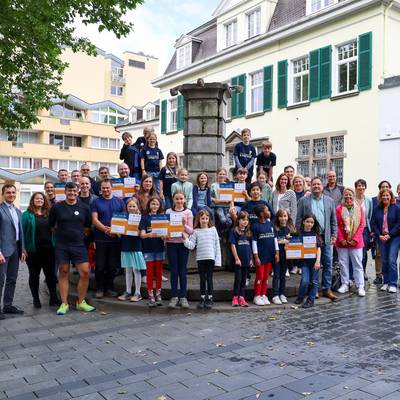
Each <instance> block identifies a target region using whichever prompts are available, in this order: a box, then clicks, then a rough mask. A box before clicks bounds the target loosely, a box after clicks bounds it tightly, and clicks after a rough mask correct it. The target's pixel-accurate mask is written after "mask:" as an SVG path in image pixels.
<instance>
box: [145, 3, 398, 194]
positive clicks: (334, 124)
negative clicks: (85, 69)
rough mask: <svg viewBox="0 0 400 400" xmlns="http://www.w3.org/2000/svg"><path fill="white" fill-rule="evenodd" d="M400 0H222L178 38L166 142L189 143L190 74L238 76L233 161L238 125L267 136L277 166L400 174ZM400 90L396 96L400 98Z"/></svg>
mask: <svg viewBox="0 0 400 400" xmlns="http://www.w3.org/2000/svg"><path fill="white" fill-rule="evenodd" d="M399 37H400V2H399V1H398V0H391V1H388V0H291V1H287V0H246V1H243V0H223V1H221V2H220V4H219V5H218V7H217V9H216V10H215V11H214V13H213V15H212V19H210V21H208V22H207V23H205V24H203V25H202V26H199V27H196V28H195V29H193V30H192V31H191V32H188V33H186V34H182V36H181V37H179V38H178V39H177V41H176V43H175V45H174V46H175V53H174V55H173V57H172V59H171V61H170V63H169V65H168V67H167V69H166V71H165V72H164V74H163V75H162V76H160V77H159V78H157V79H155V80H154V81H153V84H154V85H155V86H156V87H158V88H160V102H161V111H160V126H161V132H162V135H160V136H161V138H160V141H159V142H160V146H161V148H162V149H163V151H165V152H167V151H169V150H170V149H175V151H181V152H182V144H183V135H182V129H183V125H184V124H183V122H184V114H185V110H184V102H183V98H182V96H180V95H178V96H175V97H173V96H171V94H170V91H169V90H170V88H173V87H175V86H178V85H180V84H183V83H195V82H196V81H197V79H198V78H203V79H204V80H205V81H206V82H216V81H217V82H227V83H230V84H231V85H232V86H233V85H241V86H242V87H243V92H242V93H237V92H234V93H233V95H232V99H231V101H230V103H229V104H228V107H227V110H226V119H227V138H226V141H227V143H226V149H227V154H226V157H225V160H226V166H227V167H228V168H230V167H232V164H233V157H232V149H233V146H234V144H235V143H237V141H238V140H239V136H238V132H240V130H241V129H243V128H245V127H248V128H250V129H251V131H252V138H253V141H254V143H255V145H257V146H258V147H259V146H260V144H261V142H262V141H263V140H265V139H266V138H269V139H270V140H271V141H272V143H273V151H274V152H275V153H276V154H277V157H278V165H277V170H282V169H283V167H284V166H285V165H289V164H291V165H294V166H295V168H297V172H298V173H301V174H303V175H308V176H314V175H319V176H321V177H322V178H325V177H326V173H327V171H328V170H330V169H334V170H335V171H336V172H337V175H338V180H339V182H343V183H345V184H347V185H352V184H353V182H354V181H355V180H356V179H357V178H360V177H363V178H366V179H367V181H368V183H369V186H370V187H371V188H372V191H374V190H375V187H376V185H377V182H378V181H379V180H380V179H382V178H385V177H386V178H390V179H392V180H393V183H397V182H398V181H400V156H399V154H400V119H399V115H400V114H399V113H398V112H396V110H395V109H396V104H398V101H399V100H400V48H399V46H398V43H397V42H398V38H399ZM396 99H397V100H396Z"/></svg>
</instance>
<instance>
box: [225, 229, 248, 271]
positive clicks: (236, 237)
mask: <svg viewBox="0 0 400 400" xmlns="http://www.w3.org/2000/svg"><path fill="white" fill-rule="evenodd" d="M229 243H230V244H233V245H234V246H235V247H236V251H237V254H238V257H239V260H240V262H241V263H242V267H249V266H250V261H251V257H252V251H251V236H250V237H248V236H247V235H246V233H244V232H243V233H241V234H239V233H238V232H237V231H236V229H232V230H231V232H230V234H229Z"/></svg>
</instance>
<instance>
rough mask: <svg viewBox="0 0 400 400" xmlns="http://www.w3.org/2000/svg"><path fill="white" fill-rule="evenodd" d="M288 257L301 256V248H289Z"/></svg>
mask: <svg viewBox="0 0 400 400" xmlns="http://www.w3.org/2000/svg"><path fill="white" fill-rule="evenodd" d="M286 257H287V258H301V250H287V251H286Z"/></svg>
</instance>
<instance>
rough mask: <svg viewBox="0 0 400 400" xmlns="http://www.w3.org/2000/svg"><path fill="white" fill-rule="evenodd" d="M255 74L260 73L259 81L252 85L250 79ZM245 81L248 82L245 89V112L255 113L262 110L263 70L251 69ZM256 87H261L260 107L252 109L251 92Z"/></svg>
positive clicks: (248, 113)
mask: <svg viewBox="0 0 400 400" xmlns="http://www.w3.org/2000/svg"><path fill="white" fill-rule="evenodd" d="M256 74H261V81H260V82H259V83H257V84H256V85H253V83H252V80H253V76H254V75H256ZM247 82H249V86H248V90H247V99H246V104H247V106H246V108H247V109H248V111H247V110H246V111H247V112H246V114H247V115H250V114H257V113H259V112H262V111H264V71H263V70H258V71H253V72H251V73H249V74H248V79H247ZM257 89H261V104H260V109H253V92H254V91H255V90H257Z"/></svg>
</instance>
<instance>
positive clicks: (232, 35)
mask: <svg viewBox="0 0 400 400" xmlns="http://www.w3.org/2000/svg"><path fill="white" fill-rule="evenodd" d="M230 27H232V30H230ZM237 43H238V22H237V19H233V20H230V21H229V22H227V23H225V24H224V44H225V48H228V47H232V46H234V45H236V44H237Z"/></svg>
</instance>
